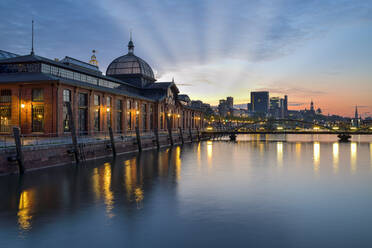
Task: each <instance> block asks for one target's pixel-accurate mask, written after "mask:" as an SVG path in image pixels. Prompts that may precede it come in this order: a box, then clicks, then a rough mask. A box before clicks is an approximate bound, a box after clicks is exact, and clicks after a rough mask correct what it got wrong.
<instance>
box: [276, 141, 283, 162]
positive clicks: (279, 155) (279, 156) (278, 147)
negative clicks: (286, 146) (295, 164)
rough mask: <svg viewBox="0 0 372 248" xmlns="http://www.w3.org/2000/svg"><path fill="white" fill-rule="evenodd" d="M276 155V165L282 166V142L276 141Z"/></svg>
mask: <svg viewBox="0 0 372 248" xmlns="http://www.w3.org/2000/svg"><path fill="white" fill-rule="evenodd" d="M276 153H277V154H276V157H277V161H278V166H279V167H281V166H283V142H278V143H277V145H276Z"/></svg>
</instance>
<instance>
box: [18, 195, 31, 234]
mask: <svg viewBox="0 0 372 248" xmlns="http://www.w3.org/2000/svg"><path fill="white" fill-rule="evenodd" d="M34 200H35V191H34V190H24V191H22V193H21V195H20V197H19V204H18V213H17V216H18V224H19V227H20V228H21V229H22V230H29V229H31V220H32V213H31V208H32V204H33V201H34Z"/></svg>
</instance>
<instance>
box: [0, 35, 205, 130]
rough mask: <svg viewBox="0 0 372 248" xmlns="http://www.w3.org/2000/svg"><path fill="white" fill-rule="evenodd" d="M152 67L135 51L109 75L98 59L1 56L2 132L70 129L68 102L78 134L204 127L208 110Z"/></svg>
mask: <svg viewBox="0 0 372 248" xmlns="http://www.w3.org/2000/svg"><path fill="white" fill-rule="evenodd" d="M155 81H156V80H155V77H154V73H153V71H152V69H151V67H150V66H149V65H148V64H147V63H146V62H145V61H144V60H142V59H141V58H139V57H137V56H135V55H134V44H133V42H132V40H131V41H130V42H129V44H128V54H126V55H124V56H121V57H119V58H117V59H115V60H114V61H113V62H112V63H111V64H110V65H109V66H108V68H107V72H106V75H103V74H102V72H101V71H99V69H98V66H97V64H88V63H85V62H82V61H79V60H76V59H74V58H71V57H65V58H64V59H63V60H60V61H57V60H50V59H47V58H44V57H40V56H37V55H35V54H30V55H26V56H14V57H11V58H5V59H2V60H0V133H9V132H11V127H12V126H20V127H21V130H22V133H24V134H31V133H44V134H50V133H52V134H56V135H63V134H65V133H69V132H70V131H71V130H70V126H69V116H68V114H67V107H66V103H67V102H69V103H70V104H71V106H72V110H73V116H74V119H75V128H76V130H77V131H78V133H79V134H91V133H94V132H100V131H107V130H108V127H109V126H111V127H112V128H113V130H114V131H115V132H118V133H126V132H127V131H132V130H135V128H136V127H138V128H139V129H140V130H143V131H150V130H153V129H155V128H158V129H159V130H165V129H167V118H169V120H170V125H171V127H172V128H173V129H175V128H178V127H181V128H184V129H188V128H202V127H203V111H202V110H201V109H198V108H194V107H192V106H186V105H184V104H182V103H181V102H180V101H179V99H178V94H179V90H178V88H177V86H176V84H175V83H174V82H155Z"/></svg>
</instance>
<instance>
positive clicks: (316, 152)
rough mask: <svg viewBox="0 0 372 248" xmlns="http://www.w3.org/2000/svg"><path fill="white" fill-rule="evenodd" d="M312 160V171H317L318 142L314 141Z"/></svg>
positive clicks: (318, 158)
mask: <svg viewBox="0 0 372 248" xmlns="http://www.w3.org/2000/svg"><path fill="white" fill-rule="evenodd" d="M313 161H314V172H316V173H318V172H319V163H320V144H319V142H314V154H313Z"/></svg>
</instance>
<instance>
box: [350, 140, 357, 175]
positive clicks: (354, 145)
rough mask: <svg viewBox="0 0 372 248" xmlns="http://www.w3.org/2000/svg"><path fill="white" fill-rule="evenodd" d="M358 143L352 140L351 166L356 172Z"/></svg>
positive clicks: (352, 170)
mask: <svg viewBox="0 0 372 248" xmlns="http://www.w3.org/2000/svg"><path fill="white" fill-rule="evenodd" d="M356 162H357V143H356V142H351V144H350V166H351V172H353V173H354V172H355V171H356V169H357V163H356Z"/></svg>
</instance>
